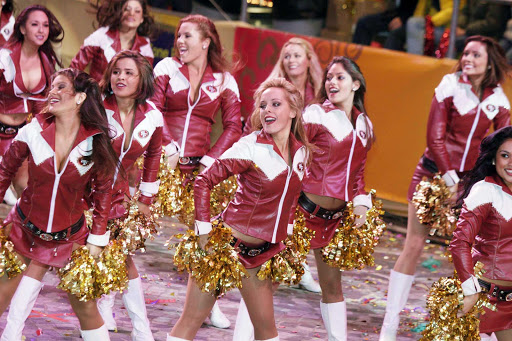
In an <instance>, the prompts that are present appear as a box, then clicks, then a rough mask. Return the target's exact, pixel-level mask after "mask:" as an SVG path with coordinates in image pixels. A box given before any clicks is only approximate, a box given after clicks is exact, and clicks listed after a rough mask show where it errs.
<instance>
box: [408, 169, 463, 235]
mask: <svg viewBox="0 0 512 341" xmlns="http://www.w3.org/2000/svg"><path fill="white" fill-rule="evenodd" d="M451 195H452V194H451V192H450V189H449V188H448V186H446V183H445V182H444V180H443V179H442V177H441V175H440V174H439V173H438V174H436V175H434V177H433V178H432V179H431V180H429V179H428V178H427V177H424V178H423V180H422V181H420V183H419V184H418V185H416V192H414V194H413V197H412V203H413V205H414V207H415V208H416V215H417V216H418V219H419V221H420V223H422V224H424V225H428V226H429V228H430V235H434V234H436V235H438V236H440V237H445V236H451V235H452V234H453V231H454V230H455V227H456V223H457V219H458V216H459V213H460V212H459V210H456V209H453V208H452V205H451V204H450V197H451Z"/></svg>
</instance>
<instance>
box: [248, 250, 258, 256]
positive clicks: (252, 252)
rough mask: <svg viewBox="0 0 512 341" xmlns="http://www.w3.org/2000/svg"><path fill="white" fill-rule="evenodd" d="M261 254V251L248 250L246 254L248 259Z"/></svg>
mask: <svg viewBox="0 0 512 341" xmlns="http://www.w3.org/2000/svg"><path fill="white" fill-rule="evenodd" d="M260 253H261V250H260V249H250V250H249V251H248V252H247V255H248V256H249V257H255V256H257V255H259V254H260Z"/></svg>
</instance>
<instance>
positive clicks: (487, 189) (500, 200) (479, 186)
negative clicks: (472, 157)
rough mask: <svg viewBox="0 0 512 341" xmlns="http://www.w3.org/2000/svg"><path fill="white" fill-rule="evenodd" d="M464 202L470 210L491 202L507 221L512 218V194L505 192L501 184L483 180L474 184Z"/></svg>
mask: <svg viewBox="0 0 512 341" xmlns="http://www.w3.org/2000/svg"><path fill="white" fill-rule="evenodd" d="M464 203H465V204H466V207H467V208H468V209H469V210H470V211H472V210H474V209H475V208H477V207H478V206H481V205H485V204H489V203H490V204H492V207H494V209H495V210H496V211H497V212H498V213H499V214H500V215H501V216H502V217H503V218H504V219H505V220H506V221H510V219H512V209H510V208H511V207H512V196H511V195H510V194H508V193H505V192H504V191H503V189H502V188H501V186H500V185H496V184H492V183H489V182H486V181H485V180H481V181H479V182H477V183H476V184H474V185H473V187H472V188H471V192H469V195H468V196H467V197H466V199H464Z"/></svg>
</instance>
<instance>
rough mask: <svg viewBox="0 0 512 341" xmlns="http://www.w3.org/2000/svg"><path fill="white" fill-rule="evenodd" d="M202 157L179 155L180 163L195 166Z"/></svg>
mask: <svg viewBox="0 0 512 341" xmlns="http://www.w3.org/2000/svg"><path fill="white" fill-rule="evenodd" d="M202 158H203V157H202V156H183V157H180V159H179V163H180V165H187V166H195V165H198V164H199V162H200V161H201V159H202Z"/></svg>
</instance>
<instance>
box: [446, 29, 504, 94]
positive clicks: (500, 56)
mask: <svg viewBox="0 0 512 341" xmlns="http://www.w3.org/2000/svg"><path fill="white" fill-rule="evenodd" d="M472 41H478V42H480V43H482V44H484V45H485V48H486V50H487V56H488V59H487V66H490V67H491V68H490V69H489V68H488V69H487V71H486V72H485V76H484V79H483V81H482V84H481V87H482V89H485V88H488V87H495V86H497V85H498V84H499V83H501V82H503V80H505V77H506V76H508V73H509V71H510V65H508V63H507V57H506V56H505V50H503V48H502V47H501V46H500V45H499V44H498V43H497V42H496V40H494V39H492V38H489V37H484V36H471V37H468V38H467V39H466V42H465V43H464V49H465V48H466V46H467V45H468V43H470V42H472ZM463 56H464V52H463V53H462V54H461V56H460V58H459V61H458V62H457V65H456V66H455V70H456V71H462V65H461V59H462V57H463Z"/></svg>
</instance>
